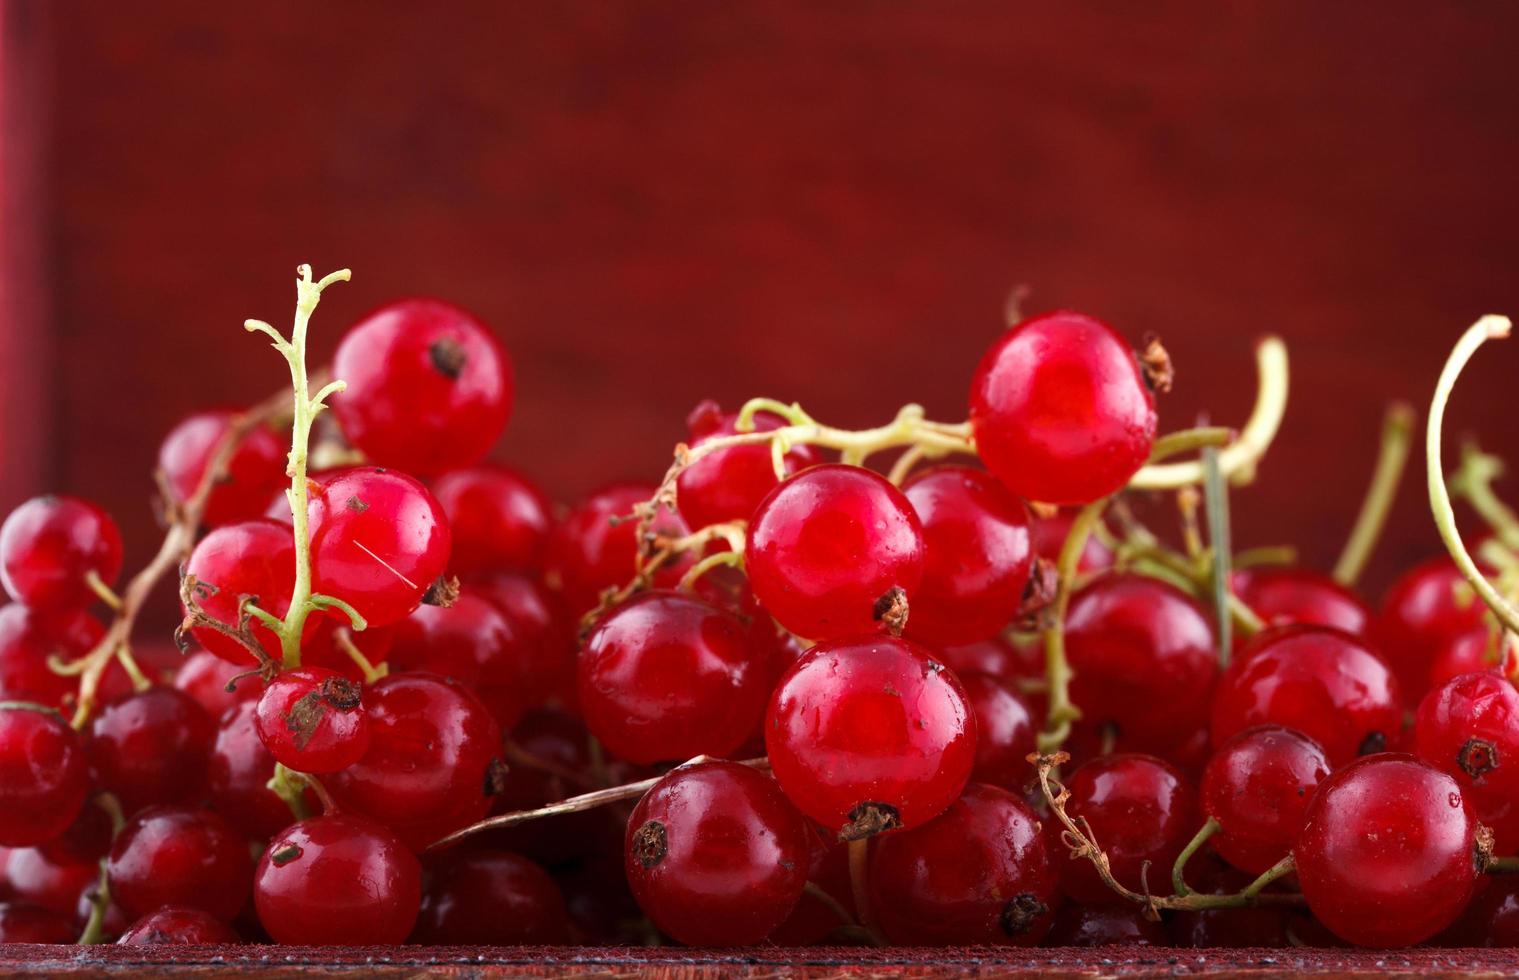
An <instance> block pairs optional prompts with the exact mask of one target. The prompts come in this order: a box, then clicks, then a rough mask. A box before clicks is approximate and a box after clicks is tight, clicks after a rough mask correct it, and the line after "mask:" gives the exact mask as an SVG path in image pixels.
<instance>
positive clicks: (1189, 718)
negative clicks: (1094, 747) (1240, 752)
mask: <svg viewBox="0 0 1519 980" xmlns="http://www.w3.org/2000/svg"><path fill="white" fill-rule="evenodd" d="M1065 644H1066V656H1067V658H1068V659H1069V661H1070V665H1071V668H1072V669H1073V670H1074V671H1075V672H1076V679H1075V681H1074V682H1073V683H1072V685H1071V700H1073V701H1074V702H1076V703H1077V704H1078V705H1080V706H1081V711H1082V715H1083V720H1084V721H1085V722H1086V723H1087V725H1088V726H1089V727H1092V728H1101V727H1102V726H1112V727H1113V728H1114V729H1116V731H1117V733H1118V734H1119V735H1121V736H1122V737H1123V740H1124V744H1125V745H1127V746H1131V747H1134V748H1140V749H1149V750H1152V751H1166V750H1169V749H1171V748H1173V747H1174V746H1175V745H1176V744H1177V743H1179V742H1181V741H1182V740H1184V739H1185V738H1186V737H1187V736H1188V735H1191V734H1192V732H1193V731H1195V730H1196V729H1197V728H1198V727H1199V726H1200V725H1201V724H1202V723H1203V721H1204V715H1203V710H1204V708H1205V706H1206V705H1207V703H1208V696H1209V694H1210V693H1211V692H1212V690H1213V683H1214V680H1215V678H1216V677H1217V675H1218V652H1217V650H1216V649H1215V647H1214V642H1213V627H1212V624H1211V623H1210V622H1209V621H1208V616H1207V614H1206V613H1205V612H1203V610H1202V607H1201V606H1199V605H1198V604H1197V602H1196V601H1194V600H1193V599H1192V598H1191V597H1190V596H1188V595H1186V594H1185V593H1183V592H1182V591H1181V590H1179V589H1177V588H1176V587H1175V586H1173V585H1170V584H1168V583H1166V582H1162V581H1161V580H1160V579H1155V578H1148V577H1146V576H1141V575H1105V576H1103V577H1101V578H1099V579H1097V580H1096V581H1095V582H1093V583H1092V584H1091V585H1088V586H1087V587H1086V588H1084V589H1082V590H1081V591H1080V592H1078V593H1076V595H1075V596H1073V597H1072V599H1071V605H1070V611H1069V614H1068V617H1067V619H1066V627H1065Z"/></svg>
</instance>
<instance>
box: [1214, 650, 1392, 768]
mask: <svg viewBox="0 0 1519 980" xmlns="http://www.w3.org/2000/svg"><path fill="white" fill-rule="evenodd" d="M1256 725H1281V726H1282V727H1284V728H1291V729H1295V730H1296V731H1299V732H1301V733H1303V734H1304V735H1306V736H1308V737H1309V738H1311V739H1313V741H1315V742H1317V743H1318V744H1319V745H1320V746H1321V747H1322V748H1323V750H1324V753H1325V755H1327V756H1328V757H1329V762H1330V763H1331V764H1332V765H1335V766H1338V765H1342V764H1344V763H1346V762H1348V761H1350V760H1351V759H1353V758H1355V757H1356V756H1357V755H1363V754H1366V753H1371V752H1378V751H1381V749H1382V748H1384V747H1385V746H1386V745H1387V744H1388V741H1389V740H1390V739H1392V738H1394V737H1396V736H1397V734H1398V732H1399V731H1400V730H1401V729H1402V726H1403V710H1402V705H1401V698H1400V695H1399V691H1398V681H1397V678H1395V677H1393V675H1392V671H1391V670H1390V669H1389V668H1388V666H1387V664H1386V662H1385V661H1383V660H1382V658H1381V657H1380V656H1378V655H1377V653H1376V652H1375V651H1374V650H1372V648H1371V647H1370V646H1369V645H1367V643H1366V642H1365V641H1364V640H1360V639H1357V638H1356V637H1353V636H1351V635H1350V634H1348V633H1342V632H1340V631H1339V630H1334V629H1329V628H1327V627H1323V626H1278V627H1275V628H1273V629H1269V630H1266V631H1265V632H1263V633H1260V634H1257V635H1256V636H1255V638H1254V639H1252V640H1251V641H1250V643H1249V644H1247V645H1246V647H1245V648H1244V649H1242V650H1240V651H1238V652H1237V653H1236V654H1235V659H1234V662H1233V663H1232V664H1230V665H1229V669H1228V670H1226V671H1224V675H1223V677H1222V678H1221V679H1220V680H1219V684H1218V691H1217V693H1216V694H1215V695H1214V698H1213V725H1212V732H1213V744H1215V745H1220V744H1222V743H1223V742H1224V740H1225V739H1227V738H1228V737H1229V736H1231V735H1233V734H1234V733H1235V732H1239V731H1243V730H1244V729H1246V728H1253V727H1254V726H1256Z"/></svg>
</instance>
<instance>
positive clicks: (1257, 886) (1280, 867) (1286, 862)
mask: <svg viewBox="0 0 1519 980" xmlns="http://www.w3.org/2000/svg"><path fill="white" fill-rule="evenodd" d="M1296 870H1297V861H1296V860H1295V859H1294V858H1293V856H1292V855H1291V854H1288V855H1287V856H1286V857H1284V858H1282V859H1281V860H1280V861H1278V862H1276V863H1275V864H1273V865H1272V866H1271V867H1269V868H1267V869H1266V870H1265V871H1263V872H1261V876H1260V877H1259V878H1257V879H1255V880H1254V881H1252V882H1250V884H1248V885H1246V886H1245V887H1244V890H1243V891H1241V892H1240V895H1241V896H1243V897H1245V898H1256V897H1257V896H1259V895H1260V893H1261V891H1262V890H1263V889H1264V888H1265V887H1266V886H1267V885H1269V884H1271V883H1272V882H1273V881H1276V880H1277V879H1278V878H1285V877H1286V876H1287V875H1290V874H1292V872H1294V871H1296Z"/></svg>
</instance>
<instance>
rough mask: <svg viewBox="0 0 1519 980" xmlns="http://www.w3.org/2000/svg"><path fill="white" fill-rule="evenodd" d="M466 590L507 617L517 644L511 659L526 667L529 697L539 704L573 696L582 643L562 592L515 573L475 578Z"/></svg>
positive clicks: (570, 698)
mask: <svg viewBox="0 0 1519 980" xmlns="http://www.w3.org/2000/svg"><path fill="white" fill-rule="evenodd" d="M465 594H466V595H471V594H473V595H478V596H480V597H481V598H482V599H485V600H486V601H487V602H489V603H490V604H491V605H493V606H495V607H496V608H497V609H498V610H500V611H501V614H502V615H504V616H505V617H506V621H507V623H508V625H509V626H510V628H511V632H512V639H513V642H514V643H516V644H517V645H518V652H517V653H515V654H514V655H513V657H512V662H513V663H514V664H516V665H517V666H518V667H519V668H523V669H525V670H526V673H525V674H524V675H523V683H524V685H525V689H524V691H523V695H524V698H525V700H526V701H527V702H528V703H530V704H537V703H539V702H541V701H544V700H546V699H547V698H549V697H551V696H554V697H558V698H560V699H561V700H563V701H566V702H573V700H574V694H575V659H576V654H577V653H578V647H577V646H576V643H575V639H574V633H575V630H574V629H573V628H572V626H571V624H570V622H569V616H568V614H567V613H566V612H565V609H564V606H563V605H562V604H561V603H560V601H559V597H558V596H557V595H555V594H554V593H553V592H550V591H549V590H548V589H547V588H545V587H544V586H543V584H542V583H540V582H538V581H537V580H535V579H531V578H528V577H527V576H525V575H516V574H511V573H502V574H496V575H491V576H488V577H486V578H483V579H479V580H477V581H474V582H471V583H470V584H469V586H468V587H467V588H466V589H465Z"/></svg>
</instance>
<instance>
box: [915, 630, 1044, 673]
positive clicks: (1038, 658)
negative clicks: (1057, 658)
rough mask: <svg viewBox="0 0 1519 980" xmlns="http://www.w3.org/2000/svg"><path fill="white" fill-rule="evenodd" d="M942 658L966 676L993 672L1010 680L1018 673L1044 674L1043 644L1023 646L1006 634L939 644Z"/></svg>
mask: <svg viewBox="0 0 1519 980" xmlns="http://www.w3.org/2000/svg"><path fill="white" fill-rule="evenodd" d="M939 654H940V657H939V659H940V661H941V662H942V663H943V664H944V666H946V667H948V668H949V669H950V670H952V671H954V672H955V674H956V675H957V676H960V677H964V676H965V675H966V674H969V673H973V672H974V673H982V674H990V675H992V676H993V677H1000V678H1003V679H1004V680H1009V679H1012V678H1015V677H1043V676H1044V667H1045V665H1044V645H1043V644H1042V643H1034V644H1029V645H1027V646H1021V645H1017V644H1014V643H1013V642H1012V641H1011V640H1009V639H1008V638H1007V637H1006V636H994V637H992V638H991V639H988V640H977V641H976V642H974V643H963V644H955V645H951V646H944V647H940V648H939Z"/></svg>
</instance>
